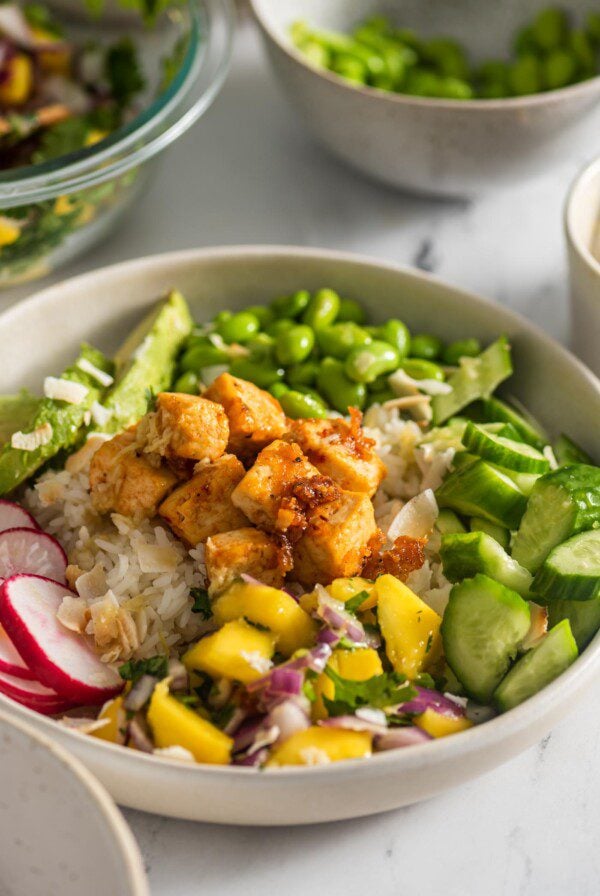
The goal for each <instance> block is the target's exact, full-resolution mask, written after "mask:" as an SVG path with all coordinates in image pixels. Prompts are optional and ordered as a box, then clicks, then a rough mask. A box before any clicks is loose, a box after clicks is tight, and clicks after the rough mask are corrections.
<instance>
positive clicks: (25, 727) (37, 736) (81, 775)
mask: <svg viewBox="0 0 600 896" xmlns="http://www.w3.org/2000/svg"><path fill="white" fill-rule="evenodd" d="M1 725H6V726H7V727H9V728H14V729H15V730H16V731H18V732H20V733H21V734H24V735H25V736H26V737H28V738H30V740H32V741H34V742H35V743H36V744H38V745H39V746H41V747H42V748H44V750H45V752H46V753H51V754H52V756H53V757H54V758H55V759H56V760H57V761H58V762H60V764H61V765H63V766H64V767H65V768H66V769H67V770H68V771H69V772H70V773H71V774H72V775H73V776H74V777H75V778H77V779H78V780H79V782H80V783H81V785H82V786H83V788H84V789H85V790H86V792H87V794H88V796H89V798H90V800H91V801H92V802H93V803H94V806H95V808H96V810H97V811H98V813H99V814H100V816H101V817H102V820H103V821H104V823H105V825H106V828H107V829H108V831H109V833H110V835H111V837H110V839H111V842H112V843H113V846H114V847H115V848H116V849H117V851H118V853H119V854H120V856H121V859H122V862H123V866H124V868H125V869H126V871H127V876H128V879H127V884H128V887H129V890H130V893H131V896H150V890H149V887H148V880H147V877H146V873H145V871H144V863H143V860H142V856H141V854H140V850H139V847H138V845H137V842H136V840H135V838H134V836H133V834H132V832H131V829H130V827H129V825H128V824H127V822H126V821H125V819H124V818H123V816H122V814H121V812H119V810H118V809H117V806H116V804H115V802H114V800H113V798H112V797H111V796H110V795H109V793H108V791H107V790H106V788H105V787H104V786H103V785H102V784H101V783H100V782H99V781H98V779H97V778H96V777H95V776H94V775H93V774H92V773H91V772H90V771H88V769H87V768H86V766H85V764H84V763H83V762H82V761H81V760H80V759H78V758H77V757H76V756H73V754H72V753H69V751H68V750H66V749H65V748H64V747H63V746H61V744H59V743H57V742H56V741H55V740H54V739H52V738H51V737H49V736H48V735H46V734H45V733H43V732H41V731H39V730H38V729H37V728H35V727H33V726H32V725H29V724H28V723H27V722H24V721H23V720H22V719H18V718H15V717H14V716H13V715H12V714H9V713H7V712H4V711H0V726H1Z"/></svg>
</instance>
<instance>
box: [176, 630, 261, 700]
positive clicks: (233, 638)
mask: <svg viewBox="0 0 600 896" xmlns="http://www.w3.org/2000/svg"><path fill="white" fill-rule="evenodd" d="M275 642H276V637H275V635H273V634H272V633H271V632H261V631H259V630H258V629H257V628H254V627H253V626H252V625H248V623H247V622H244V620H243V619H238V620H236V621H234V622H228V623H226V624H225V625H224V626H223V628H220V629H219V631H218V632H215V633H214V634H212V635H206V637H204V638H202V640H200V641H198V643H197V644H195V645H194V646H193V647H192V648H191V649H190V650H188V652H187V653H186V654H184V656H183V662H184V663H185V666H186V667H187V668H188V669H197V670H198V671H200V672H206V673H207V674H208V675H210V676H212V678H230V679H234V680H235V681H241V682H242V683H243V684H249V683H250V682H251V681H256V680H257V679H258V678H261V677H262V676H263V675H265V674H266V673H267V672H268V671H269V667H270V665H271V662H270V661H271V657H272V656H273V654H274V652H275Z"/></svg>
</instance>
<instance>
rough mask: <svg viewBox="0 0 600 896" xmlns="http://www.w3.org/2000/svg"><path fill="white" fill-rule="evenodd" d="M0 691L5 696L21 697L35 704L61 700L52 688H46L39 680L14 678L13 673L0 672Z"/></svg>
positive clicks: (15, 698) (16, 698)
mask: <svg viewBox="0 0 600 896" xmlns="http://www.w3.org/2000/svg"><path fill="white" fill-rule="evenodd" d="M0 691H1V692H2V693H3V694H6V696H7V697H12V698H13V700H19V699H20V698H22V699H24V700H28V701H29V702H30V703H35V704H44V703H57V702H58V701H59V700H62V697H61V696H60V694H57V693H56V691H55V690H54V688H47V687H46V685H44V684H42V683H41V682H40V681H35V680H33V681H25V679H23V678H15V676H14V675H7V674H6V672H0Z"/></svg>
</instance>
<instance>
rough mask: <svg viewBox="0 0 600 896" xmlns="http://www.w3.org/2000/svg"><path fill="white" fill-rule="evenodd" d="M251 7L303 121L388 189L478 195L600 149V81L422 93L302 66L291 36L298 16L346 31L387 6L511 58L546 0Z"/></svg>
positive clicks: (401, 18) (577, 9) (387, 0)
mask: <svg viewBox="0 0 600 896" xmlns="http://www.w3.org/2000/svg"><path fill="white" fill-rule="evenodd" d="M251 4H252V8H253V10H254V15H255V18H256V20H257V22H258V24H259V26H260V29H261V32H262V35H263V38H264V41H265V45H266V47H267V51H268V54H269V57H270V60H271V62H272V64H273V68H274V70H275V73H276V75H277V78H278V79H279V80H280V82H281V84H282V86H283V88H284V89H285V91H286V92H287V94H288V96H289V97H290V100H291V101H292V103H293V104H294V106H295V107H296V109H297V110H298V112H299V113H300V115H301V117H302V118H303V119H304V121H305V122H306V124H307V125H308V127H309V128H310V129H311V130H312V131H313V133H314V134H315V136H316V137H317V138H318V139H319V140H321V141H322V142H323V143H324V144H325V146H326V147H327V148H328V149H330V150H331V151H332V152H333V153H335V154H336V155H337V156H339V157H340V158H342V159H343V160H344V161H346V162H349V163H350V164H351V165H353V166H354V167H355V168H357V169H359V170H360V171H363V172H364V173H366V174H368V175H370V176H372V177H375V178H377V179H378V180H381V181H384V182H385V183H388V184H391V185H392V186H395V187H403V188H406V189H409V190H414V191H418V192H423V193H432V194H440V195H445V196H472V195H475V194H477V193H481V192H483V191H486V190H489V189H491V188H494V187H503V186H506V185H507V184H512V183H513V182H514V181H516V180H521V179H525V178H531V177H533V176H536V175H538V174H540V173H541V172H543V171H544V170H546V169H548V168H551V167H552V166H554V165H556V164H558V163H560V162H561V161H563V160H565V159H568V158H570V157H572V154H573V147H574V146H584V147H588V148H589V149H590V150H591V151H592V152H594V151H595V149H598V150H600V112H599V110H598V108H597V107H598V104H599V102H600V77H596V78H592V79H590V80H589V81H584V82H582V83H580V84H575V85H573V86H571V87H567V88H563V89H562V90H554V91H549V92H548V93H542V94H536V95H534V96H527V97H518V98H514V99H502V100H470V101H452V100H441V99H427V98H420V97H413V96H405V95H402V94H394V93H385V92H382V91H379V90H373V89H372V88H356V87H353V86H352V85H350V84H349V83H348V82H346V81H344V80H343V79H342V78H339V77H337V76H336V75H334V74H331V73H329V72H325V71H320V70H318V69H315V68H313V67H312V66H310V65H309V64H307V62H305V60H304V57H303V56H302V54H301V53H299V52H298V51H297V50H296V49H295V48H294V46H293V45H292V43H291V40H290V38H289V27H290V25H291V24H292V23H293V22H294V21H296V20H298V19H303V20H305V21H306V22H308V23H309V24H311V25H314V26H316V27H321V28H333V29H337V30H341V31H348V30H349V29H351V28H352V27H353V26H354V25H355V24H356V23H358V22H359V21H360V20H361V19H363V18H365V17H367V16H369V15H374V14H378V13H381V12H383V13H385V14H387V15H389V16H390V17H391V18H392V19H393V20H395V21H396V22H398V23H399V24H401V25H402V26H403V27H404V26H406V27H409V28H414V29H415V30H416V31H417V33H418V34H425V35H432V36H433V35H434V34H435V35H439V34H442V35H450V36H453V37H455V38H457V39H458V40H459V41H461V42H462V43H463V44H464V45H465V46H467V47H468V48H469V49H470V50H471V52H472V53H473V56H474V58H476V59H477V58H479V59H483V58H490V57H491V56H497V57H500V58H506V54H507V52H508V47H509V44H510V40H511V37H512V35H513V34H514V33H515V31H517V30H518V29H519V28H520V27H522V26H523V25H524V24H525V22H527V21H529V20H530V19H531V18H532V17H533V15H534V14H535V13H536V12H537V11H538V10H539V9H541V8H543V7H546V6H547V5H548V3H547V0H527V2H523V0H502V2H501V3H485V2H482V0H453V2H448V0H326V2H323V0H277V2H273V0H251ZM569 9H570V10H572V11H573V13H574V14H575V15H577V16H579V17H581V16H582V15H583V14H584V13H585V12H588V11H590V10H592V9H597V2H596V0H574V2H572V3H569ZM579 20H581V18H580V19H579ZM595 108H596V114H593V112H594V109H595Z"/></svg>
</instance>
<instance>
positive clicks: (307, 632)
mask: <svg viewBox="0 0 600 896" xmlns="http://www.w3.org/2000/svg"><path fill="white" fill-rule="evenodd" d="M213 614H214V617H215V619H216V620H217V622H218V623H219V625H222V624H223V623H225V622H230V621H232V620H234V619H242V618H243V619H247V620H248V621H249V622H255V623H258V624H259V625H263V626H264V627H265V628H268V629H269V630H270V631H272V632H273V633H274V634H275V635H277V649H278V650H279V651H280V652H281V653H282V654H283V655H284V656H286V657H287V656H290V655H291V654H292V653H294V652H295V651H296V650H300V649H301V648H302V647H310V646H311V645H312V644H314V642H315V637H316V633H317V626H316V624H315V623H314V622H313V620H312V619H311V618H310V616H309V615H308V613H305V612H304V610H303V609H301V607H299V606H298V604H297V603H296V601H295V600H294V598H293V597H290V595H289V594H286V593H285V591H280V590H279V589H278V588H271V587H269V586H268V585H252V584H247V583H245V582H234V583H233V585H230V587H229V588H228V589H227V591H225V593H224V594H222V595H221V597H219V598H218V599H217V600H216V601H215V602H214V604H213Z"/></svg>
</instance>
